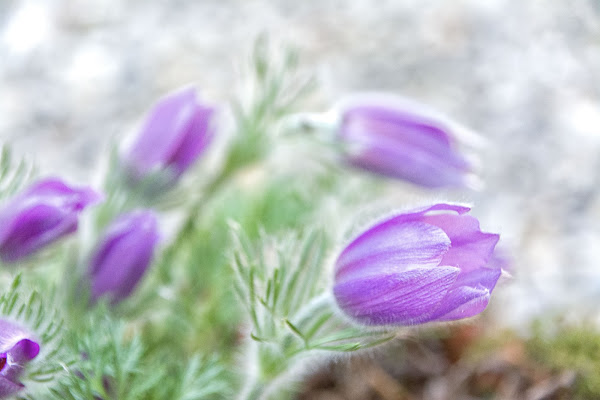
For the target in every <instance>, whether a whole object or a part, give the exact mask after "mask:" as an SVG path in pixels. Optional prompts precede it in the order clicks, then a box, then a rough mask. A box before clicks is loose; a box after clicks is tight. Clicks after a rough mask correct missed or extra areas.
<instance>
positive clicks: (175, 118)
mask: <svg viewBox="0 0 600 400" xmlns="http://www.w3.org/2000/svg"><path fill="white" fill-rule="evenodd" d="M214 112H215V108H214V107H212V106H209V105H205V104H200V103H199V102H198V99H197V96H196V91H195V90H194V88H186V89H183V90H180V91H177V92H175V93H172V94H169V95H167V96H165V97H163V98H162V99H160V100H159V101H158V102H157V103H156V104H155V105H154V107H153V108H152V110H151V111H150V113H149V115H148V116H147V117H146V120H145V122H144V125H143V127H142V129H141V130H140V131H139V133H138V135H137V137H136V139H135V141H134V143H133V145H132V146H131V147H130V148H129V149H128V151H127V152H126V153H125V155H124V157H123V158H124V163H125V165H126V167H127V168H128V170H129V172H130V174H131V175H132V177H133V178H134V179H136V180H139V179H142V178H144V177H146V176H148V175H150V174H152V173H153V172H157V171H165V170H167V171H168V172H170V173H171V174H172V177H173V178H178V177H179V176H180V175H181V174H183V172H185V170H187V169H188V168H189V167H190V166H191V165H192V163H193V162H194V161H196V159H197V158H198V157H199V156H200V155H201V154H202V153H203V152H204V150H205V149H206V146H207V145H208V144H209V142H210V140H211V138H212V125H211V120H212V117H213V114H214Z"/></svg>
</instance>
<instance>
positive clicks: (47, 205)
mask: <svg viewBox="0 0 600 400" xmlns="http://www.w3.org/2000/svg"><path fill="white" fill-rule="evenodd" d="M100 199H101V196H100V195H99V194H98V193H96V192H95V191H93V190H92V189H90V188H88V187H72V186H68V185H67V184H66V183H64V182H62V181H61V180H59V179H53V178H50V179H44V180H41V181H39V182H37V183H36V184H34V185H33V186H31V187H29V188H28V189H27V190H25V191H24V192H23V193H21V194H20V195H17V196H16V197H15V198H13V199H12V200H10V201H9V202H8V203H7V204H5V205H4V206H3V207H2V208H1V209H0V258H1V259H2V261H4V262H14V261H17V260H19V259H21V258H24V257H26V256H28V255H30V254H32V253H34V252H35V251H37V250H39V249H41V248H42V247H44V246H46V245H48V244H50V243H52V242H54V241H56V240H58V239H60V238H61V237H63V236H65V235H67V234H69V233H72V232H74V231H75V230H77V223H78V218H79V214H80V213H81V211H82V210H83V209H84V208H85V207H87V206H88V205H90V204H93V203H95V202H98V201H99V200H100Z"/></svg>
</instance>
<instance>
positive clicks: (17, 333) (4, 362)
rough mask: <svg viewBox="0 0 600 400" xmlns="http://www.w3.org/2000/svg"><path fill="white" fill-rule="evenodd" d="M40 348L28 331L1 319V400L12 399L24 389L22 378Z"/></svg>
mask: <svg viewBox="0 0 600 400" xmlns="http://www.w3.org/2000/svg"><path fill="white" fill-rule="evenodd" d="M39 352H40V346H39V344H38V343H37V342H36V340H34V339H33V335H32V334H31V333H30V332H28V331H27V330H26V329H24V328H22V327H20V326H18V325H16V324H14V323H12V322H9V321H7V320H4V319H0V399H6V398H10V397H12V396H13V395H15V394H16V393H18V392H19V391H20V390H22V389H23V388H24V386H23V384H22V383H21V382H20V377H21V375H22V373H23V371H24V369H25V366H26V364H27V363H28V362H29V361H31V360H33V359H34V358H35V357H36V356H37V355H38V353H39Z"/></svg>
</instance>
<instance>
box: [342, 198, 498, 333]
mask: <svg viewBox="0 0 600 400" xmlns="http://www.w3.org/2000/svg"><path fill="white" fill-rule="evenodd" d="M468 211H469V208H468V207H463V206H458V205H450V204H437V205H434V206H431V207H429V208H426V209H422V210H416V211H412V212H408V213H404V214H400V215H396V216H394V217H392V218H389V219H387V220H385V221H383V222H381V223H379V224H377V225H375V226H373V227H371V228H370V229H368V230H367V231H365V232H364V233H363V234H361V235H360V236H359V237H357V238H356V239H355V240H354V241H352V242H351V243H350V244H349V245H348V246H347V247H346V248H345V249H344V250H343V251H342V253H341V254H340V256H339V257H338V259H337V261H336V264H335V283H334V288H333V291H334V295H335V298H336V301H337V303H338V305H339V306H340V308H341V309H342V310H343V311H344V312H345V313H346V314H347V315H349V316H350V317H351V318H352V319H354V320H355V321H357V322H359V323H362V324H365V325H387V324H390V325H413V324H421V323H425V322H431V321H451V320H457V319H462V318H467V317H471V316H474V315H476V314H479V313H480V312H481V311H483V310H484V309H485V308H486V306H487V304H488V302H489V299H490V294H491V292H492V290H493V289H494V286H495V285H496V282H497V281H498V279H499V278H500V275H501V273H502V269H501V264H502V263H498V262H496V261H495V260H496V258H495V257H494V255H493V253H494V248H495V246H496V243H497V242H498V239H499V235H496V234H492V233H484V232H481V230H480V229H479V222H478V221H477V219H476V218H474V217H472V216H469V215H466V213H467V212H468Z"/></svg>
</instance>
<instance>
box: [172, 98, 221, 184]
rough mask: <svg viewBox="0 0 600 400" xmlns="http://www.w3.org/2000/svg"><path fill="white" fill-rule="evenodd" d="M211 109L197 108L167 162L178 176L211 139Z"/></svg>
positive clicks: (212, 110) (212, 111) (212, 112)
mask: <svg viewBox="0 0 600 400" xmlns="http://www.w3.org/2000/svg"><path fill="white" fill-rule="evenodd" d="M214 112H215V110H214V109H213V108H208V107H201V106H198V108H197V110H196V113H195V115H194V118H193V121H192V123H191V125H190V127H189V128H188V130H187V133H186V134H185V135H184V137H183V140H182V141H181V143H180V144H179V146H178V147H177V149H175V151H174V152H173V154H171V156H170V157H169V160H168V161H167V163H168V164H171V165H173V166H174V167H175V169H176V172H177V174H178V175H181V174H182V173H183V172H184V171H185V170H187V169H188V168H189V167H190V165H192V164H193V163H194V161H196V159H197V158H198V156H199V155H200V154H202V153H203V152H204V149H205V148H206V146H207V145H208V143H209V142H210V140H211V139H212V131H211V126H210V124H211V118H212V116H213V114H214Z"/></svg>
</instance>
